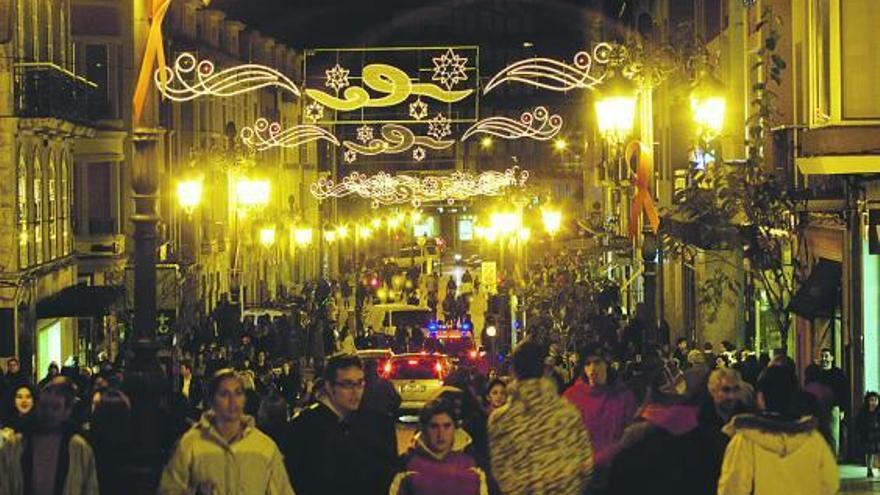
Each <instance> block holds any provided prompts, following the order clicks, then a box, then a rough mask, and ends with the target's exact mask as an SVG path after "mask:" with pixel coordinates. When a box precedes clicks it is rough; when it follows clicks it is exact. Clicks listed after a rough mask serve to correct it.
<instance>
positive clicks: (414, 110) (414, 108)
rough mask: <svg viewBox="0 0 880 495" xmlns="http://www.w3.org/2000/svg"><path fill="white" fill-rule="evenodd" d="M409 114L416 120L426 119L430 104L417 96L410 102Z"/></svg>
mask: <svg viewBox="0 0 880 495" xmlns="http://www.w3.org/2000/svg"><path fill="white" fill-rule="evenodd" d="M409 116H410V117H412V118H414V119H416V120H422V119H424V118H425V117H427V116H428V104H427V103H425V102H423V101H422V99H421V98H417V99H416V101H414V102H412V103H410V104H409Z"/></svg>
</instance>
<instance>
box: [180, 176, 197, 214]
mask: <svg viewBox="0 0 880 495" xmlns="http://www.w3.org/2000/svg"><path fill="white" fill-rule="evenodd" d="M202 182H203V179H202V177H197V178H195V179H189V180H182V181H180V182H178V183H177V201H178V202H179V203H180V207H181V208H183V209H184V211H186V212H187V214H191V213H192V212H193V210H195V209H196V207H197V206H199V203H201V202H202Z"/></svg>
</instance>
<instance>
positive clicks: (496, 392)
mask: <svg viewBox="0 0 880 495" xmlns="http://www.w3.org/2000/svg"><path fill="white" fill-rule="evenodd" d="M483 400H484V402H485V403H486V414H487V415H490V416H491V415H492V411H494V410H496V409H498V408H499V407H501V406H503V405H504V403H505V402H507V384H506V383H504V380H501V379H499V378H496V379H494V380H492V381H491V382H489V385H488V386H487V387H486V394H485V395H484V396H483Z"/></svg>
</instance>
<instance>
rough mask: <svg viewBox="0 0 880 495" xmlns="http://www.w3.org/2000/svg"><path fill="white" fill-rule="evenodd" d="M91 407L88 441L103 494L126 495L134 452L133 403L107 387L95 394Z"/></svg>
mask: <svg viewBox="0 0 880 495" xmlns="http://www.w3.org/2000/svg"><path fill="white" fill-rule="evenodd" d="M90 406H91V418H90V421H89V430H88V431H87V432H86V439H87V440H88V442H89V445H91V446H92V449H94V452H95V464H96V468H97V473H98V487H99V489H100V492H101V495H118V494H120V493H125V492H126V490H128V487H129V485H128V483H129V480H128V479H126V476H125V471H126V468H128V467H130V465H131V461H132V452H134V445H133V435H132V434H133V432H132V429H131V402H130V401H129V400H128V397H127V396H126V395H125V394H124V393H123V392H122V391H120V390H118V389H116V388H108V389H105V390H103V391H100V392H96V393H95V395H94V396H93V397H92V402H91V404H90Z"/></svg>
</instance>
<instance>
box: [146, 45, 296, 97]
mask: <svg viewBox="0 0 880 495" xmlns="http://www.w3.org/2000/svg"><path fill="white" fill-rule="evenodd" d="M214 70H215V68H214V63H213V62H211V61H210V60H202V61H197V59H196V56H195V55H193V54H192V53H181V54H180V55H179V56H178V57H177V59H176V60H175V61H174V67H173V68H171V67H160V68H159V69H157V70H156V73H155V74H154V77H153V78H154V80H155V82H156V86H158V88H159V91H160V92H161V93H162V95H163V96H165V97H166V98H168V99H169V100H172V101H178V102H180V101H190V100H194V99H196V98H199V97H202V96H219V97H229V96H235V95H238V94H241V93H246V92H248V91H254V90H257V89H262V88H266V87H269V86H275V87H278V88H280V89H282V90H285V91H289V92H291V93H293V94H294V95H296V96H299V94H300V91H299V88H297V87H296V84H294V83H293V81H291V80H290V79H289V78H288V77H287V76H285V75H284V74H282V73H280V72H278V71H277V70H275V69H273V68H271V67H267V66H265V65H258V64H243V65H235V66H232V67H229V68H228V69H223V70H221V71H219V72H215V71H214ZM162 81H168V82H167V84H163V83H162Z"/></svg>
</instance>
